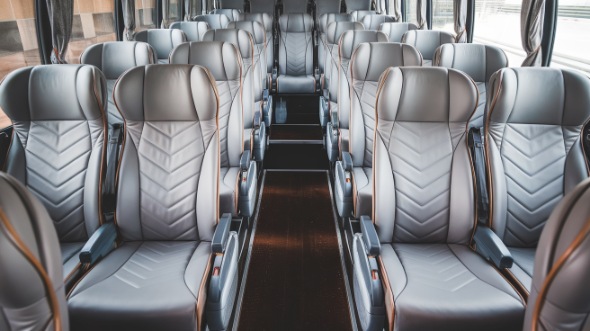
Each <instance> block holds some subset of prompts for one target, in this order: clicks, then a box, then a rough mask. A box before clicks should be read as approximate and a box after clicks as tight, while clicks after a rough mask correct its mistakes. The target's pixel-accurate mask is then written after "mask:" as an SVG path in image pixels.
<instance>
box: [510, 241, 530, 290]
mask: <svg viewBox="0 0 590 331" xmlns="http://www.w3.org/2000/svg"><path fill="white" fill-rule="evenodd" d="M508 250H509V251H510V254H512V258H513V259H514V263H513V264H512V268H510V272H511V273H512V275H514V278H516V280H517V281H518V282H519V283H520V284H522V287H523V288H524V289H525V290H527V291H528V292H530V291H531V284H532V281H533V270H534V269H535V252H536V249H535V248H517V247H508Z"/></svg>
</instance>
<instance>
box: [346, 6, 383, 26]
mask: <svg viewBox="0 0 590 331" xmlns="http://www.w3.org/2000/svg"><path fill="white" fill-rule="evenodd" d="M360 2H363V1H360ZM347 6H348V3H347ZM369 6H370V4H369ZM348 12H349V13H350V16H352V20H353V21H355V22H361V23H362V22H363V19H364V18H365V16H368V15H379V14H378V13H377V12H376V11H374V10H369V9H368V8H367V9H348Z"/></svg>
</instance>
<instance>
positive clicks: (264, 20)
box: [239, 13, 272, 33]
mask: <svg viewBox="0 0 590 331" xmlns="http://www.w3.org/2000/svg"><path fill="white" fill-rule="evenodd" d="M239 21H254V22H258V23H260V24H262V26H264V31H266V32H270V33H272V16H270V15H269V14H267V13H245V14H240V18H239Z"/></svg>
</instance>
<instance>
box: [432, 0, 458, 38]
mask: <svg viewBox="0 0 590 331" xmlns="http://www.w3.org/2000/svg"><path fill="white" fill-rule="evenodd" d="M432 8H433V11H432V29H433V30H441V31H446V32H450V33H452V34H453V35H454V34H455V26H454V23H455V22H454V21H453V0H432Z"/></svg>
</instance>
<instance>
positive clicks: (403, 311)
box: [381, 244, 524, 331]
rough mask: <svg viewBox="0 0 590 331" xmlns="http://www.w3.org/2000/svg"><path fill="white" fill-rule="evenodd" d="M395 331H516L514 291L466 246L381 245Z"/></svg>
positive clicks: (519, 307) (519, 308)
mask: <svg viewBox="0 0 590 331" xmlns="http://www.w3.org/2000/svg"><path fill="white" fill-rule="evenodd" d="M381 258H382V262H383V267H384V268H385V272H386V275H387V278H388V279H389V285H390V288H391V293H392V294H393V298H394V300H395V306H394V307H395V318H394V325H395V329H396V330H405V331H408V330H502V331H507V330H520V329H521V328H522V323H523V317H524V315H523V313H524V305H523V302H522V300H521V298H520V296H519V295H518V294H517V292H516V291H515V290H514V288H513V287H512V286H511V285H510V284H509V283H508V282H507V281H506V280H505V279H504V278H503V276H502V275H501V274H500V273H499V272H498V271H496V269H494V267H492V266H491V265H490V264H488V263H487V262H486V261H485V260H484V259H482V258H481V257H480V256H479V255H477V254H475V253H474V252H473V251H472V250H471V249H469V248H468V247H467V246H464V245H454V244H393V245H390V244H384V245H383V246H382V250H381Z"/></svg>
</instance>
